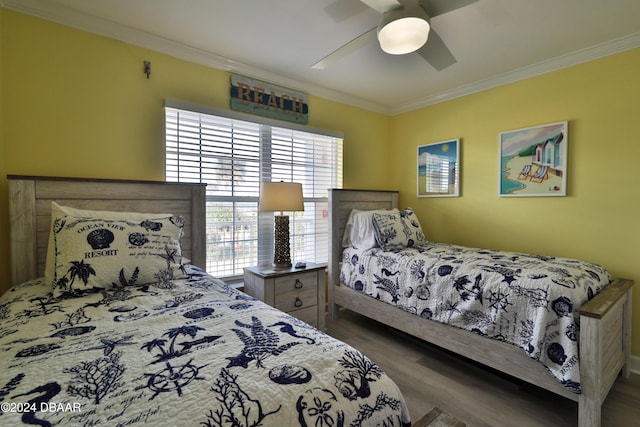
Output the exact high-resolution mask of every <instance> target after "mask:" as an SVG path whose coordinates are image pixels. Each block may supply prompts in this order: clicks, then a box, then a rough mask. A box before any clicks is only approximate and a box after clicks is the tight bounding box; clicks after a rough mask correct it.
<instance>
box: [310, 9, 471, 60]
mask: <svg viewBox="0 0 640 427" xmlns="http://www.w3.org/2000/svg"><path fill="white" fill-rule="evenodd" d="M476 1H478V0H359V2H356V0H336V1H335V2H333V3H332V4H330V5H329V6H327V7H326V8H325V11H326V12H327V13H328V14H329V15H330V16H331V17H332V18H333V19H334V20H335V21H336V22H341V21H344V20H345V19H347V18H350V17H351V16H354V15H356V14H357V13H360V12H361V11H363V10H366V7H370V8H372V9H374V10H376V11H377V12H379V13H381V14H382V19H381V21H380V24H379V25H378V26H377V27H375V28H372V29H371V30H369V31H367V32H365V33H364V34H361V35H360V36H358V37H356V38H355V39H353V40H351V41H350V42H348V43H347V44H345V45H343V46H341V47H339V48H338V49H336V50H334V51H333V52H331V53H330V54H329V55H327V56H325V57H324V58H322V59H321V60H320V61H318V62H316V63H315V64H314V65H312V66H311V68H315V69H319V70H322V69H325V68H327V67H328V66H329V65H331V64H332V63H334V62H336V61H338V60H339V59H341V58H343V57H345V56H347V55H349V54H350V53H352V52H354V51H356V50H357V49H360V48H361V47H363V46H365V45H366V44H369V43H371V42H373V41H374V40H376V39H377V40H378V42H379V43H380V47H381V48H382V50H383V51H385V52H387V53H390V54H395V55H402V54H407V53H412V52H417V53H418V54H419V55H420V56H421V57H423V58H424V59H425V60H426V61H427V62H428V63H429V64H431V65H432V66H433V67H434V68H435V69H436V70H438V71H441V70H443V69H445V68H447V67H449V66H450V65H453V64H455V62H456V58H455V57H454V56H453V54H452V53H451V51H450V50H449V48H447V46H446V45H445V43H444V41H443V40H442V38H440V36H439V35H438V33H437V32H436V31H435V30H434V29H433V28H432V27H431V23H430V22H431V20H430V18H433V17H435V16H438V15H442V14H444V13H447V12H450V11H452V10H456V9H460V8H461V7H465V6H468V5H470V4H472V3H475V2H476ZM396 30H397V31H396ZM396 36H397V39H396V38H394V37H396Z"/></svg>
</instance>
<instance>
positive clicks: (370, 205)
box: [328, 188, 398, 312]
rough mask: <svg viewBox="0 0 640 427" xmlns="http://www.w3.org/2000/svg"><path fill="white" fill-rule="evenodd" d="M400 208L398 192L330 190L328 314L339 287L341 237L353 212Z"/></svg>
mask: <svg viewBox="0 0 640 427" xmlns="http://www.w3.org/2000/svg"><path fill="white" fill-rule="evenodd" d="M397 207H398V192H397V191H384V190H383V191H379V190H346V189H335V188H333V189H330V190H329V265H328V270H329V311H330V312H332V310H333V290H332V288H331V287H332V286H339V285H340V261H341V256H342V236H343V235H344V230H345V227H346V225H347V220H348V219H349V214H350V213H351V210H352V209H360V210H363V211H365V210H374V209H392V208H397Z"/></svg>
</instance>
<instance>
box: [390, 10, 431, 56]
mask: <svg viewBox="0 0 640 427" xmlns="http://www.w3.org/2000/svg"><path fill="white" fill-rule="evenodd" d="M430 29H431V26H430V25H429V17H428V16H427V14H426V13H425V12H424V11H423V10H422V9H421V8H419V7H418V8H416V10H408V9H406V8H404V7H400V8H397V9H392V10H390V11H387V12H385V13H384V15H383V16H382V21H380V25H378V41H379V42H380V47H381V48H382V50H383V51H385V52H386V53H389V54H392V55H404V54H407V53H411V52H415V51H416V50H418V49H420V48H421V47H422V46H423V45H424V44H425V43H426V42H427V39H428V38H429V30H430Z"/></svg>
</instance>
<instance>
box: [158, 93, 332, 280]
mask: <svg viewBox="0 0 640 427" xmlns="http://www.w3.org/2000/svg"><path fill="white" fill-rule="evenodd" d="M165 147H166V148H165V150H166V180H167V181H177V182H203V183H206V184H207V202H206V203H207V206H206V213H207V271H208V272H209V273H210V274H212V275H214V276H217V277H221V278H224V279H227V280H233V279H234V278H236V277H239V276H241V275H242V273H243V271H242V269H243V267H248V266H252V265H258V264H270V263H271V262H272V261H273V227H274V224H273V213H271V212H258V200H259V198H260V183H261V182H271V181H285V182H299V183H301V184H302V191H303V196H304V212H288V213H287V212H285V215H289V220H290V224H289V227H290V234H291V259H292V261H294V262H295V261H310V262H315V263H324V262H327V260H328V248H329V240H328V239H329V235H328V234H329V233H328V232H329V226H328V192H327V190H328V189H329V188H341V187H342V136H341V135H339V134H331V133H329V132H324V131H318V130H315V129H310V128H306V127H303V126H299V125H292V127H286V125H283V124H282V123H281V122H276V121H273V120H269V119H262V118H259V117H254V116H250V115H246V114H240V113H236V112H228V111H218V110H214V109H208V108H205V107H196V106H191V105H186V104H182V103H178V102H176V101H167V102H166V104H165Z"/></svg>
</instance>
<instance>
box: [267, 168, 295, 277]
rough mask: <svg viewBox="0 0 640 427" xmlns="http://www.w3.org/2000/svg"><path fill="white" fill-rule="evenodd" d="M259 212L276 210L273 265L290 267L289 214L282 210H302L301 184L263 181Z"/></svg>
mask: <svg viewBox="0 0 640 427" xmlns="http://www.w3.org/2000/svg"><path fill="white" fill-rule="evenodd" d="M258 210H259V211H260V212H276V211H279V212H280V215H278V214H276V215H275V216H274V219H275V232H274V251H273V267H274V268H290V267H291V255H290V250H289V216H288V215H283V214H282V212H290V211H304V202H303V199H302V184H299V183H295V182H283V181H280V182H263V183H262V185H261V186H260V201H259V203H258Z"/></svg>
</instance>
